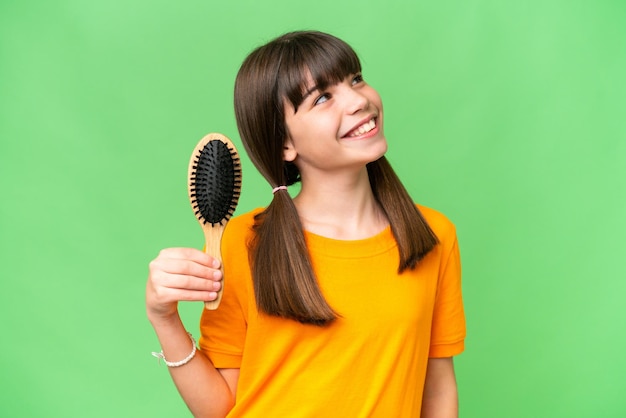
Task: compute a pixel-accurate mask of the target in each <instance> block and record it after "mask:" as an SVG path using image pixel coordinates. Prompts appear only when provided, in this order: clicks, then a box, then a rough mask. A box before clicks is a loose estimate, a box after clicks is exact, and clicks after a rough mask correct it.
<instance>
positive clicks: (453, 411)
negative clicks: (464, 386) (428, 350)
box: [421, 357, 459, 418]
mask: <svg viewBox="0 0 626 418" xmlns="http://www.w3.org/2000/svg"><path fill="white" fill-rule="evenodd" d="M421 416H422V418H456V417H458V416H459V402H458V393H457V388H456V378H455V376H454V363H453V361H452V357H446V358H430V359H428V368H427V369H426V381H425V383H424V396H423V399H422V415H421Z"/></svg>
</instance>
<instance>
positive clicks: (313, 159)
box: [283, 74, 387, 181]
mask: <svg viewBox="0 0 626 418" xmlns="http://www.w3.org/2000/svg"><path fill="white" fill-rule="evenodd" d="M285 123H286V126H287V135H288V137H287V139H286V141H285V149H284V153H283V156H284V159H285V160H286V161H293V162H294V163H295V164H296V166H297V167H298V169H299V170H300V173H301V176H302V179H303V181H304V180H306V179H307V178H309V177H311V176H314V175H326V176H327V175H328V174H329V173H330V174H332V173H339V172H350V171H355V170H362V169H363V168H364V167H365V164H367V163H370V162H372V161H375V160H377V159H379V158H380V157H381V156H382V155H383V154H384V153H385V152H386V151H387V141H386V140H385V136H384V133H383V108H382V101H381V99H380V96H379V95H378V93H377V92H376V90H374V89H373V88H372V87H371V86H369V85H368V84H367V83H366V82H365V81H364V80H363V78H362V76H361V75H360V74H355V75H351V76H349V77H347V78H346V79H344V80H343V81H341V82H339V83H337V84H334V85H331V86H328V87H327V88H325V89H324V90H321V89H319V88H318V87H317V86H315V83H314V82H313V81H312V80H311V78H310V77H309V80H308V83H307V89H306V93H305V98H304V101H303V102H302V103H301V104H300V105H299V106H298V109H297V110H296V109H294V107H293V106H292V105H291V103H289V102H288V101H286V103H285Z"/></svg>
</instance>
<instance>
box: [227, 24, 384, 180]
mask: <svg viewBox="0 0 626 418" xmlns="http://www.w3.org/2000/svg"><path fill="white" fill-rule="evenodd" d="M360 73H361V64H360V62H359V59H358V57H357V55H356V53H355V52H354V50H353V49H352V48H351V47H350V46H349V45H348V44H346V43H345V42H344V41H342V40H341V39H338V38H336V37H334V36H332V35H329V34H325V33H321V32H315V31H303V32H292V33H288V34H285V35H283V36H281V37H279V38H276V39H275V40H273V41H272V42H270V43H268V44H266V45H263V46H262V47H259V48H258V49H256V50H255V51H253V52H252V53H251V54H250V55H249V56H248V57H247V58H246V60H245V61H244V63H243V64H242V66H241V68H240V70H239V73H238V74H237V80H236V82H235V115H236V117H237V126H238V128H239V133H240V136H241V140H242V142H243V144H244V146H245V148H246V151H247V153H248V155H249V157H250V159H251V160H252V162H253V163H254V165H255V166H256V167H257V169H258V170H259V171H260V172H261V174H262V175H263V176H264V177H265V178H266V179H267V180H268V182H269V183H270V184H271V185H272V186H276V185H291V184H293V183H295V182H297V181H299V180H300V176H301V171H300V169H301V168H302V169H306V167H309V166H310V167H315V166H316V165H320V166H321V165H322V163H324V162H328V163H331V162H332V163H333V164H335V165H336V166H337V167H338V166H339V165H340V163H341V162H342V160H341V159H342V158H343V159H344V160H343V161H344V163H345V164H354V163H356V162H357V161H358V162H359V164H361V165H362V164H363V162H365V161H372V160H373V159H375V156H380V155H382V154H383V153H384V149H386V144H385V143H384V137H383V131H382V105H381V104H380V97H378V94H377V93H376V91H375V90H373V89H372V88H371V87H370V86H368V85H367V84H366V83H365V82H363V81H362V79H361V78H360ZM381 139H383V140H381ZM374 142H376V144H377V145H376V146H377V147H378V150H376V151H374V150H373V149H369V150H368V151H367V152H365V151H366V150H365V148H367V146H366V144H370V143H374ZM285 146H287V148H289V147H290V146H291V150H292V151H294V152H295V153H293V152H292V153H291V154H290V155H287V154H288V153H286V152H285ZM351 148H352V149H353V152H351V153H347V151H348V150H350V149H351ZM372 148H374V147H372ZM332 167H333V166H332V165H329V164H327V165H326V169H331V168H332Z"/></svg>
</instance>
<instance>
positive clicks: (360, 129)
mask: <svg viewBox="0 0 626 418" xmlns="http://www.w3.org/2000/svg"><path fill="white" fill-rule="evenodd" d="M374 128H376V117H370V118H368V119H366V120H365V121H363V122H360V123H359V124H358V125H357V126H355V127H354V128H352V129H351V130H349V131H348V133H346V134H345V135H344V138H356V137H358V136H361V135H364V134H366V133H368V132H370V131H371V130H372V129H374Z"/></svg>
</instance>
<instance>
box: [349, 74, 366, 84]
mask: <svg viewBox="0 0 626 418" xmlns="http://www.w3.org/2000/svg"><path fill="white" fill-rule="evenodd" d="M363 81H364V80H363V74H360V73H359V74H356V75H355V76H354V77H353V78H352V85H353V86H354V85H356V84H359V83H362V82H363Z"/></svg>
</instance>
